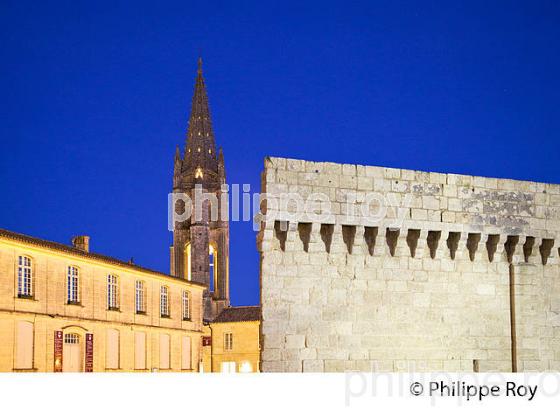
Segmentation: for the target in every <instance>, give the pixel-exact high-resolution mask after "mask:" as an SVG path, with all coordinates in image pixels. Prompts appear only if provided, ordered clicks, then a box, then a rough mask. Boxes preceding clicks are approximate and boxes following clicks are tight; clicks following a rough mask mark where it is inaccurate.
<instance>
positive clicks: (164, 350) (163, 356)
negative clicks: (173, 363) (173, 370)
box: [159, 335, 170, 369]
mask: <svg viewBox="0 0 560 410" xmlns="http://www.w3.org/2000/svg"><path fill="white" fill-rule="evenodd" d="M169 351H170V349H169V335H160V336H159V368H160V369H169V361H170V360H169Z"/></svg>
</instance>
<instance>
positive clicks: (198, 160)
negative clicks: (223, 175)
mask: <svg viewBox="0 0 560 410" xmlns="http://www.w3.org/2000/svg"><path fill="white" fill-rule="evenodd" d="M184 164H185V166H186V169H184V170H185V171H192V170H196V169H198V168H200V169H202V170H203V171H211V172H214V173H216V172H217V170H218V163H217V159H216V144H215V142H214V132H213V130H212V120H211V119H210V107H209V106H208V95H207V93H206V85H205V84H204V77H203V76H202V58H199V59H198V73H197V76H196V83H195V86H194V95H193V98H192V107H191V115H190V117H189V128H188V131H187V145H186V149H185V161H184Z"/></svg>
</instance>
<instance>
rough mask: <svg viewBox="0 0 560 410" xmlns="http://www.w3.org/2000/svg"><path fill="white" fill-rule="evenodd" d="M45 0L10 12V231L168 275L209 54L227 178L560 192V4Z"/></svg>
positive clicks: (4, 202)
mask: <svg viewBox="0 0 560 410" xmlns="http://www.w3.org/2000/svg"><path fill="white" fill-rule="evenodd" d="M43 3H47V2H25V1H17V2H13V1H6V0H3V1H2V3H1V5H0V33H1V34H0V35H1V43H2V47H1V48H0V58H1V61H2V63H1V65H0V70H1V76H0V87H1V90H2V100H1V103H0V104H1V110H0V115H1V121H0V136H1V150H0V193H1V201H0V227H2V228H4V229H9V230H13V231H16V232H21V233H25V234H30V235H33V236H38V237H40V238H45V239H49V240H54V241H58V242H63V243H69V241H70V238H71V236H72V235H76V234H87V235H90V236H91V238H92V243H91V247H92V251H94V252H98V253H103V254H108V255H111V256H115V257H118V258H122V259H125V260H128V259H129V258H130V257H131V256H133V257H134V259H135V262H136V263H137V264H139V265H143V266H146V267H150V268H154V269H157V270H162V271H164V272H168V270H169V245H170V244H171V234H170V232H168V231H167V193H168V192H169V191H170V190H171V185H172V172H173V155H174V152H175V146H176V145H177V144H180V145H181V148H183V147H184V143H185V131H186V126H187V119H188V113H189V110H190V100H191V96H192V91H193V85H194V78H195V75H196V59H197V57H198V55H199V54H201V55H202V57H203V59H204V73H205V78H206V84H207V88H208V93H209V98H210V104H211V110H212V117H213V123H214V132H215V135H216V139H217V142H218V144H220V145H222V146H223V149H224V154H225V160H226V170H227V176H228V182H229V183H240V184H242V183H245V184H247V183H248V184H251V186H252V188H253V189H254V190H257V191H258V190H259V188H260V172H261V171H262V168H263V158H264V157H265V156H267V155H270V156H286V157H292V158H301V159H309V160H317V161H327V160H328V161H336V162H344V163H358V164H370V165H382V166H391V167H399V168H409V169H418V170H426V171H428V170H429V171H438V172H453V173H466V174H473V175H482V176H492V177H507V178H514V179H528V180H535V181H544V182H555V183H560V138H559V136H560V103H559V96H560V75H559V73H560V24H559V23H558V22H559V18H560V3H559V2H557V1H556V2H555V1H527V2H512V1H504V2H497V1H496V2H494V1H492V2H489V1H483V2H475V1H465V2H448V1H440V2H431V1H419V2H398V1H391V2H386V1H383V2H374V1H366V2H349V1H340V2H328V1H303V2H302V1H298V2H288V1H277V2H266V1H254V2H237V1H236V2H233V1H230V2H219V3H218V2H211V1H197V2H194V1H178V2H158V4H156V2H147V1H146V2H144V1H135V2H114V1H111V2H101V1H98V2H75V1H67V2H48V3H49V4H43ZM161 3H164V4H161ZM255 236H256V235H255V232H253V230H252V225H251V223H248V222H245V223H239V222H238V223H231V248H230V252H231V256H230V274H231V294H232V303H233V304H235V305H240V304H256V303H258V300H259V290H258V286H259V280H258V254H257V249H256V242H255Z"/></svg>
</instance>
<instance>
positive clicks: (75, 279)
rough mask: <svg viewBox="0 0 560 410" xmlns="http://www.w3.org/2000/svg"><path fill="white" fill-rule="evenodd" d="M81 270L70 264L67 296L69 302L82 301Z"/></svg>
mask: <svg viewBox="0 0 560 410" xmlns="http://www.w3.org/2000/svg"><path fill="white" fill-rule="evenodd" d="M79 275H80V271H79V269H78V268H77V267H75V266H68V280H67V284H66V287H67V297H68V303H69V304H77V303H80V294H79V291H80V287H79V280H80V277H79Z"/></svg>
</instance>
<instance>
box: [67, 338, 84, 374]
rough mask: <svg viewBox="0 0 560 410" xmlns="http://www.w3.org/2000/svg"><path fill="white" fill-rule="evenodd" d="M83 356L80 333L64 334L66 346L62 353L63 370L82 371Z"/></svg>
mask: <svg viewBox="0 0 560 410" xmlns="http://www.w3.org/2000/svg"><path fill="white" fill-rule="evenodd" d="M83 362H84V360H83V357H82V349H81V343H80V335H78V334H77V333H66V334H65V335H64V348H63V353H62V371H63V372H74V373H75V372H82V371H83Z"/></svg>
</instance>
